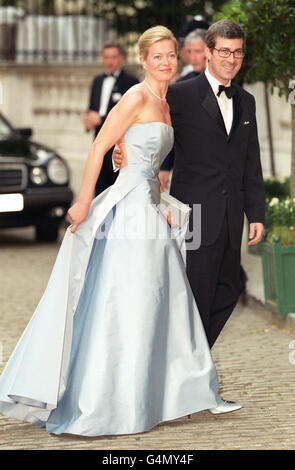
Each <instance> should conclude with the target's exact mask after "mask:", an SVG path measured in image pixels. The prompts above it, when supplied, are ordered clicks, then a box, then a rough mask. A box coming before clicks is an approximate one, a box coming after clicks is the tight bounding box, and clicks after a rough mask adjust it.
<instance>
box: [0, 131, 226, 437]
mask: <svg viewBox="0 0 295 470" xmlns="http://www.w3.org/2000/svg"><path fill="white" fill-rule="evenodd" d="M125 145H126V153H127V157H128V166H126V167H124V168H122V169H121V170H120V174H119V176H118V178H117V180H116V182H115V184H114V185H113V186H111V187H110V188H108V189H106V190H105V191H104V192H103V193H102V194H100V195H99V196H97V197H96V198H95V199H94V200H93V202H92V204H91V208H90V210H89V213H88V216H87V218H86V219H85V221H84V222H83V223H82V224H80V226H79V227H78V229H77V231H76V232H75V233H74V234H73V233H71V231H70V227H69V228H68V229H67V231H66V234H65V237H64V239H63V242H62V244H61V247H60V250H59V253H58V255H57V258H56V262H55V264H54V267H53V271H52V273H51V276H50V279H49V282H48V285H47V287H46V290H45V292H44V294H43V296H42V298H41V300H40V302H39V304H38V306H37V308H36V311H35V313H34V315H33V316H32V318H31V320H30V322H29V323H28V325H27V327H26V329H25V331H24V333H23V335H22V336H21V338H20V340H19V342H18V343H17V345H16V348H15V350H14V351H13V353H12V355H11V357H10V359H9V361H8V363H7V364H6V367H5V369H4V371H3V373H2V375H1V377H0V412H2V413H3V414H5V415H7V416H10V417H13V418H16V419H20V420H24V421H29V422H31V423H33V424H36V425H38V426H45V427H46V430H47V431H48V432H50V433H54V434H61V433H71V434H78V435H85V436H98V435H112V434H131V433H139V432H143V431H147V430H149V429H151V428H152V427H153V426H155V425H157V424H158V423H160V422H163V421H168V420H173V419H176V418H179V417H181V416H184V415H187V414H191V413H195V412H197V411H200V410H204V409H208V408H211V407H215V406H217V405H218V404H219V403H220V397H219V392H218V378H217V373H216V369H215V366H214V363H213V361H212V357H211V353H210V350H209V347H208V344H207V339H206V336H205V333H204V329H203V325H202V323H201V320H200V316H199V312H198V308H197V305H196V303H195V300H194V298H193V295H192V291H191V289H190V285H189V282H188V279H187V276H186V270H185V263H184V259H183V257H182V255H181V252H180V248H179V240H176V239H173V238H172V237H169V236H162V235H161V236H158V237H157V238H155V237H147V236H146V233H147V229H148V230H149V231H150V230H152V231H153V229H155V230H154V233H158V234H159V233H160V232H162V234H163V233H164V232H165V231H166V232H167V231H168V232H169V231H170V230H171V229H170V226H169V225H168V223H167V221H166V219H165V217H164V215H163V214H162V213H161V211H160V210H158V208H157V206H156V204H158V203H159V200H160V193H159V181H158V178H157V175H158V172H159V168H160V165H161V163H162V161H163V160H164V158H165V157H166V155H167V153H168V152H169V151H170V149H171V148H172V146H173V128H172V127H171V126H169V125H167V124H165V123H162V122H149V123H142V124H137V125H134V126H131V127H130V128H129V129H128V131H127V132H126V134H125ZM135 208H137V210H134V209H135ZM138 208H140V210H138ZM139 221H140V223H139ZM138 227H139V228H141V229H142V228H143V227H145V229H144V230H143V231H142V233H143V234H144V236H141V234H139V233H138ZM156 228H157V229H156Z"/></svg>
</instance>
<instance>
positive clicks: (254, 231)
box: [248, 222, 264, 245]
mask: <svg viewBox="0 0 295 470" xmlns="http://www.w3.org/2000/svg"><path fill="white" fill-rule="evenodd" d="M263 234H264V225H263V224H262V223H260V222H253V223H252V224H250V230H249V240H250V241H249V242H248V245H256V244H257V243H259V242H261V240H262V237H263Z"/></svg>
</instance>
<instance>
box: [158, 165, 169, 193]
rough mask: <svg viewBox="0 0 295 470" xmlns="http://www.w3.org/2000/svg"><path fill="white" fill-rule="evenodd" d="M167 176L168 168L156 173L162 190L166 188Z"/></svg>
mask: <svg viewBox="0 0 295 470" xmlns="http://www.w3.org/2000/svg"><path fill="white" fill-rule="evenodd" d="M169 176H170V171H169V170H161V171H160V172H159V174H158V178H159V181H160V183H161V187H162V188H163V191H165V189H167V188H168V183H169Z"/></svg>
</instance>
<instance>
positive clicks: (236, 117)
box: [228, 88, 243, 140]
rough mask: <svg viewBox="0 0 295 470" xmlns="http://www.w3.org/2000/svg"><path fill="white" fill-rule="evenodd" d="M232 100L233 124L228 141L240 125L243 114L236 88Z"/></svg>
mask: <svg viewBox="0 0 295 470" xmlns="http://www.w3.org/2000/svg"><path fill="white" fill-rule="evenodd" d="M232 99H233V122H232V126H231V130H230V133H229V136H228V140H230V138H231V136H232V134H233V132H234V131H235V130H236V129H237V127H238V125H239V123H240V120H241V117H242V113H243V108H242V105H241V103H240V96H239V92H238V89H237V88H236V93H235V94H234V96H233V98H232Z"/></svg>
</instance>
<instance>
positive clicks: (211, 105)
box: [202, 87, 227, 135]
mask: <svg viewBox="0 0 295 470" xmlns="http://www.w3.org/2000/svg"><path fill="white" fill-rule="evenodd" d="M202 106H203V108H204V109H205V110H206V111H207V113H208V114H210V116H211V117H212V118H213V119H214V121H216V123H217V124H218V127H219V128H220V130H221V131H222V132H223V133H224V134H225V135H226V134H227V133H226V129H225V125H224V120H223V117H222V114H221V111H220V108H219V106H218V103H217V99H216V98H215V96H214V93H213V91H212V89H211V87H210V89H209V90H208V92H207V94H206V96H205V98H204V99H203V100H202Z"/></svg>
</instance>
